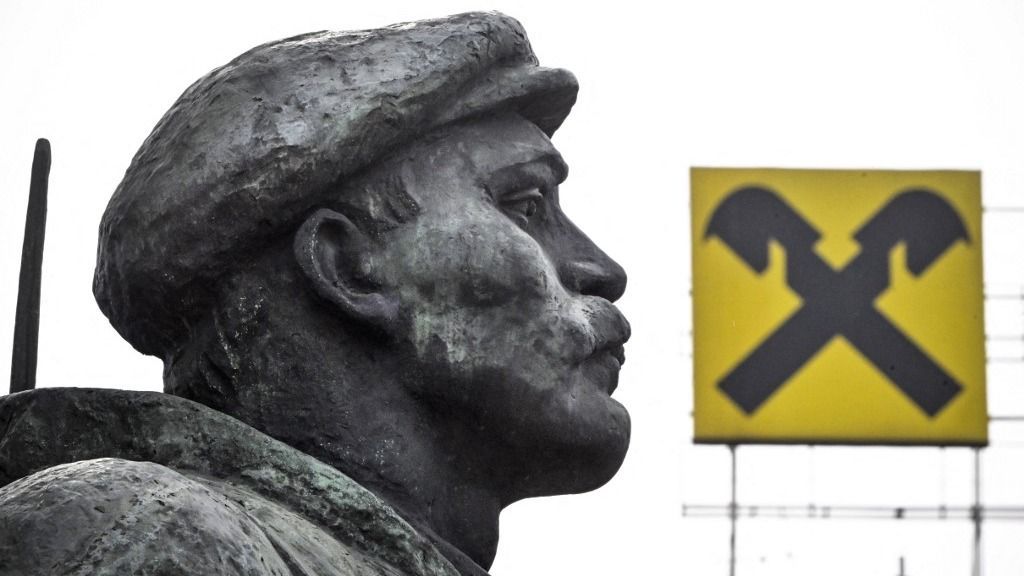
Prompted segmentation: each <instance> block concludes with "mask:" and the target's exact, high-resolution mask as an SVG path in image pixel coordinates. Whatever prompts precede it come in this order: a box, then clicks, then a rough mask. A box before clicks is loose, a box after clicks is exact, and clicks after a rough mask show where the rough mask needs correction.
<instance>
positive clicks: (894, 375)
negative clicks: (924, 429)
mask: <svg viewBox="0 0 1024 576" xmlns="http://www.w3.org/2000/svg"><path fill="white" fill-rule="evenodd" d="M712 237H718V238H719V239H720V240H721V241H722V242H724V243H725V245H726V246H728V247H729V249H730V250H732V252H733V253H735V254H736V256H738V257H739V258H740V259H742V260H743V261H744V262H745V263H746V264H747V266H749V267H750V268H752V269H753V270H754V271H755V272H757V273H758V274H760V273H762V272H764V271H765V269H767V267H768V245H769V241H770V240H773V239H774V240H775V241H776V242H778V243H779V244H781V245H782V247H783V248H784V249H785V251H786V283H787V284H788V285H789V286H790V288H792V289H793V290H794V291H795V292H796V293H797V294H799V295H800V297H801V298H802V299H803V306H801V307H800V308H799V309H798V310H797V311H796V312H794V313H793V315H792V316H790V317H789V318H788V319H786V321H785V322H784V323H783V324H782V325H781V326H780V327H779V328H778V329H777V330H775V331H774V332H773V333H771V334H770V335H769V336H768V337H767V338H765V339H764V341H762V342H761V344H760V345H758V347H757V348H755V349H754V350H753V351H752V352H751V353H750V354H748V355H747V356H746V357H745V358H744V359H743V360H742V361H741V362H740V363H739V364H738V365H737V366H736V367H735V368H733V370H732V371H731V372H729V373H728V374H727V375H726V376H725V377H724V378H722V379H721V380H720V381H719V382H718V388H719V389H720V390H722V392H724V393H725V394H726V395H727V396H729V398H731V399H732V400H733V401H734V402H735V403H736V405H737V406H739V407H740V408H741V409H742V410H743V411H744V412H745V413H747V414H753V413H754V412H755V411H756V410H757V409H758V408H760V407H761V405H763V404H764V402H765V401H766V400H767V399H768V397H769V396H771V395H772V394H773V393H774V392H775V391H776V390H778V389H779V388H780V387H781V386H782V385H783V384H784V383H785V382H786V381H787V380H789V378H790V377H791V376H792V375H793V374H794V373H796V371H797V370H799V369H800V367H801V366H803V365H804V364H805V363H807V361H808V360H810V359H811V358H812V357H814V355H815V354H817V353H818V351H819V350H821V349H822V348H823V347H824V346H825V345H826V344H827V343H828V342H829V341H830V340H832V338H834V337H836V336H840V335H841V336H843V337H845V338H846V340H847V341H848V342H849V343H850V344H852V345H853V346H854V347H855V348H857V349H858V350H859V351H860V353H861V354H863V355H864V357H865V358H867V359H868V360H869V361H870V362H871V363H872V364H874V365H875V367H876V368H878V370H880V371H881V372H882V373H883V374H885V375H886V376H887V377H888V378H889V380H890V381H891V382H892V383H893V384H895V385H896V386H897V387H898V388H899V389H900V390H902V391H903V392H904V393H905V394H906V395H907V396H908V397H909V398H910V399H911V400H912V401H913V402H914V403H915V404H916V405H917V406H919V407H920V408H921V410H923V411H924V412H925V413H926V414H927V415H928V416H929V417H933V416H935V415H936V414H938V412H939V411H940V410H942V409H943V408H944V407H945V406H946V405H947V404H949V402H950V401H952V399H953V398H954V397H955V396H956V395H957V394H959V393H960V390H962V389H963V386H962V385H961V384H960V383H959V382H957V381H956V379H955V378H953V377H952V376H951V375H950V374H948V373H946V372H945V371H944V370H943V369H942V368H941V367H939V366H938V365H937V364H936V363H935V361H934V360H932V359H931V358H929V357H928V355H927V354H926V353H925V352H924V351H923V350H921V349H920V348H918V346H917V345H916V344H914V342H912V341H911V340H910V339H909V338H908V337H907V336H906V335H905V334H904V333H903V332H901V331H900V329H899V328H897V327H896V326H895V325H893V323H892V322H890V321H889V319H888V318H886V317H885V315H884V314H882V313H881V312H880V311H879V310H878V309H877V308H876V307H875V304H874V303H875V299H876V298H877V297H878V296H879V295H881V294H882V292H884V291H885V289H886V288H888V287H889V281H890V278H889V255H890V252H891V251H892V249H893V248H895V247H896V245H897V244H899V243H901V242H903V243H904V244H905V245H906V255H907V256H906V262H907V268H908V269H909V270H910V272H911V273H912V274H913V275H914V276H921V275H922V274H924V273H925V272H926V271H927V270H928V268H929V267H930V266H931V265H932V264H934V263H935V262H936V260H938V259H939V258H940V257H941V256H942V255H943V254H944V253H945V252H946V250H948V249H949V248H951V247H952V246H953V245H954V244H955V243H956V242H957V241H958V240H963V241H964V242H968V243H969V242H970V238H969V237H968V235H967V230H966V228H965V227H964V223H963V221H962V220H961V219H960V216H959V215H958V214H957V212H956V210H955V209H954V208H953V207H952V206H951V205H950V204H949V203H948V202H947V201H946V200H945V199H943V198H942V197H941V196H939V195H938V194H936V193H934V192H932V191H930V190H927V189H921V188H918V189H910V190H907V191H904V192H902V193H900V194H899V195H897V196H895V197H894V198H892V199H891V200H890V201H889V202H888V203H887V204H885V205H884V206H883V207H882V208H881V209H880V210H879V211H878V212H877V213H875V215H874V216H872V217H871V218H870V219H869V220H868V221H867V222H866V223H865V224H864V225H863V226H861V228H860V229H859V230H858V231H857V232H856V233H855V234H854V238H855V239H856V240H857V243H859V244H860V248H861V250H860V252H859V253H858V254H857V256H856V257H855V258H854V259H853V260H852V261H850V262H849V263H848V264H847V265H846V266H845V267H843V268H842V269H839V270H836V269H834V268H832V266H830V265H829V264H828V263H827V262H825V261H824V260H822V259H821V258H820V257H819V256H818V254H817V253H816V252H815V251H814V249H813V247H814V244H815V243H816V242H817V241H818V239H819V238H821V234H820V233H819V232H818V231H817V230H816V229H815V228H814V227H813V226H811V224H810V223H808V222H807V221H806V220H804V218H802V217H801V216H800V214H798V213H797V212H796V211H795V210H794V209H793V208H792V207H791V206H790V205H789V204H787V203H786V202H785V201H784V200H783V199H782V198H780V197H779V196H778V194H776V193H775V192H774V191H772V190H770V189H768V188H764V187H760V186H748V187H744V188H741V189H739V190H736V191H735V192H733V193H731V194H730V195H729V196H728V197H726V198H725V200H723V201H722V203H721V204H719V205H718V207H717V208H716V209H715V212H714V214H713V215H712V216H711V222H710V223H709V224H708V227H707V230H706V231H705V234H704V238H705V240H708V239H710V238H712Z"/></svg>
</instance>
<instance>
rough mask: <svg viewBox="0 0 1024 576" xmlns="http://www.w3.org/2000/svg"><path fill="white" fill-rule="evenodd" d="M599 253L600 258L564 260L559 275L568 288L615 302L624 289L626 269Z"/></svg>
mask: <svg viewBox="0 0 1024 576" xmlns="http://www.w3.org/2000/svg"><path fill="white" fill-rule="evenodd" d="M595 248H596V247H595ZM598 250H600V249H598ZM601 255H602V256H603V257H604V258H602V259H601V260H573V261H569V262H566V263H565V264H563V265H562V266H561V270H559V276H560V277H561V278H562V283H563V284H564V285H565V287H566V288H569V289H570V290H573V291H575V292H579V293H580V294H585V295H587V296H600V297H601V298H604V299H605V300H608V301H609V302H615V301H616V300H618V299H619V298H621V297H622V293H623V292H625V291H626V271H625V270H623V269H622V266H619V264H618V263H617V262H615V261H614V260H612V259H611V258H609V257H608V256H607V255H605V254H604V253H602V254H601Z"/></svg>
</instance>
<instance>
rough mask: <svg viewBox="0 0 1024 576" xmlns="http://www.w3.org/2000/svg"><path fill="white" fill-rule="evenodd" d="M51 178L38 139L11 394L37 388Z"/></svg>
mask: <svg viewBox="0 0 1024 576" xmlns="http://www.w3.org/2000/svg"><path fill="white" fill-rule="evenodd" d="M49 178H50V142H49V141H47V140H46V139H45V138H40V139H39V140H36V150H35V155H34V156H33V158H32V180H31V183H30V184H29V192H28V210H27V211H26V214H25V239H24V242H23V244H22V246H21V273H20V277H19V278H18V307H17V309H16V311H15V315H14V350H13V353H12V354H11V394H13V393H15V392H22V391H24V390H32V389H33V388H35V387H36V355H37V352H38V350H39V296H40V287H41V281H42V274H43V241H44V240H45V238H46V192H47V188H48V185H49Z"/></svg>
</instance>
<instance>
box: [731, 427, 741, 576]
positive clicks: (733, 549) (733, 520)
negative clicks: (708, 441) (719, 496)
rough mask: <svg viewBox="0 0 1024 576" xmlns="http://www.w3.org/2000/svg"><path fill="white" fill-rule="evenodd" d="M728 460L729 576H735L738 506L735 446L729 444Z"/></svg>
mask: <svg viewBox="0 0 1024 576" xmlns="http://www.w3.org/2000/svg"><path fill="white" fill-rule="evenodd" d="M729 458H730V460H731V461H732V497H731V500H730V501H729V525H730V527H731V532H730V534H729V576H736V522H737V520H738V519H739V518H738V517H739V506H738V505H737V503H736V445H735V444H729Z"/></svg>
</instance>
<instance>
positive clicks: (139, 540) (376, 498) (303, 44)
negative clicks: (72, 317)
mask: <svg viewBox="0 0 1024 576" xmlns="http://www.w3.org/2000/svg"><path fill="white" fill-rule="evenodd" d="M576 90H577V84H576V81H575V78H574V77H573V76H572V75H571V74H570V73H569V72H567V71H565V70H559V69H547V68H542V67H539V66H538V65H537V61H536V58H535V56H534V55H533V52H532V49H531V48H530V45H529V42H528V40H527V38H526V35H525V32H524V31H523V29H522V27H521V26H520V25H519V23H518V22H516V21H515V20H513V19H511V18H509V17H507V16H504V15H501V14H497V13H473V14H464V15H459V16H453V17H450V18H445V19H439V20H431V21H423V22H417V23H411V24H402V25H396V26H393V27H389V28H385V29H381V30H371V31H363V32H344V33H334V32H320V33H314V34H307V35H304V36H299V37H296V38H291V39H287V40H282V41H278V42H272V43H269V44H265V45H263V46H259V47H257V48H254V49H253V50H250V51H249V52H247V53H245V54H243V55H241V56H239V57H238V58H236V59H235V60H233V61H232V62H230V63H228V64H227V65H225V66H223V67H222V68H219V69H217V70H214V71H213V72H211V73H210V74H209V75H207V76H205V77H204V78H202V79H200V80H199V81H198V82H196V83H195V84H194V85H192V86H191V87H190V88H189V89H188V90H187V91H186V92H185V93H184V94H183V95H182V96H181V98H180V99H179V100H178V101H177V102H176V103H175V104H174V106H173V107H172V108H171V109H170V111H168V112H167V114H166V115H165V116H164V118H163V119H162V120H161V121H160V123H159V124H158V125H157V127H156V128H155V129H154V131H153V133H152V134H151V135H150V136H149V138H148V139H147V140H146V142H145V143H144V144H143V145H142V147H141V149H140V150H139V152H138V153H137V154H136V156H135V158H134V160H133V161H132V163H131V166H130V167H129V169H128V171H127V173H126V175H125V178H124V180H123V181H122V183H121V185H120V186H119V187H118V189H117V191H116V192H115V193H114V196H113V198H112V199H111V201H110V204H109V206H108V208H107V211H106V213H105V214H104V217H103V222H102V224H101V227H100V245H99V251H98V262H97V268H96V276H95V283H94V292H95V294H96V299H97V301H98V302H99V304H100V307H101V309H102V310H103V312H104V313H105V314H106V315H107V316H108V317H109V318H110V321H111V323H112V325H113V326H114V328H116V329H117V330H118V332H120V333H121V335H122V336H124V338H125V339H126V340H128V341H129V342H130V343H131V344H132V345H133V346H135V347H136V348H137V349H138V350H140V351H141V352H143V353H146V354H151V355H155V356H158V357H160V358H161V359H163V361H164V366H165V369H164V387H165V392H166V394H156V393H136V392H119V391H110V392H103V391H97V390H75V389H49V390H37V391H34V392H26V393H21V394H15V395H12V396H9V397H7V398H5V399H3V400H2V401H0V430H3V431H5V433H4V436H3V438H2V440H0V484H3V485H6V486H5V487H3V488H0V558H3V559H4V562H6V564H4V562H0V574H51V573H72V574H77V573H82V574H86V573H88V574H115V573H117V574H121V573H133V574H179V573H188V574H197V573H199V574H202V573H205V574H213V573H217V574H313V573H315V574H346V575H347V574H410V575H411V574H461V575H463V576H467V575H474V574H475V575H479V574H486V569H487V568H488V567H489V566H490V564H491V562H492V561H493V558H494V554H495V551H496V547H497V542H498V515H499V513H500V512H501V510H502V509H503V508H504V507H505V506H508V505H509V504H511V503H513V502H515V501H517V500H520V499H522V498H527V497H531V496H542V495H553V494H567V493H576V492H582V491H586V490H591V489H594V488H596V487H598V486H600V485H602V484H604V483H605V482H606V481H608V480H609V479H610V478H611V477H612V475H613V474H614V473H615V472H616V470H617V469H618V467H619V466H620V465H621V463H622V460H623V458H624V456H625V452H626V448H627V446H628V443H629V430H630V427H629V416H628V414H627V412H626V410H625V409H624V408H623V407H622V405H620V404H619V403H618V402H616V401H614V400H612V399H611V397H610V396H611V393H612V392H613V391H614V389H615V387H616V385H617V381H618V373H619V368H620V365H621V363H622V361H623V352H622V350H623V349H622V346H623V344H624V343H625V341H626V340H627V339H628V337H629V325H628V323H627V322H626V320H625V319H624V317H623V316H622V315H621V314H620V313H619V312H618V310H617V309H616V308H615V307H614V306H613V305H612V302H614V301H615V300H617V299H618V298H619V297H620V296H621V295H622V292H623V290H624V289H625V284H626V277H625V274H624V272H623V270H622V268H621V267H620V266H619V265H618V264H616V263H615V262H614V261H612V260H611V259H610V258H609V257H608V256H607V255H605V254H604V253H603V252H602V251H601V250H600V249H599V248H598V247H597V246H595V245H594V244H593V242H591V240H590V239H588V238H587V237H586V236H585V235H584V234H583V233H582V232H581V231H580V230H579V229H577V228H576V227H575V226H574V225H573V223H572V222H571V221H570V220H569V219H568V217H567V216H566V215H565V214H564V213H563V212H562V211H561V209H560V207H559V201H558V186H559V184H560V183H561V182H562V181H563V180H564V179H565V177H566V175H567V168H566V165H565V163H564V162H563V160H562V158H561V157H560V155H559V154H558V152H557V150H556V149H555V148H554V147H553V146H552V144H551V141H550V140H549V137H550V136H551V135H552V134H553V133H554V131H555V130H556V129H557V128H558V127H559V125H560V124H561V123H562V121H563V119H564V118H565V116H566V115H567V114H568V112H569V110H570V108H571V107H572V105H573V103H574V102H575V99H576Z"/></svg>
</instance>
